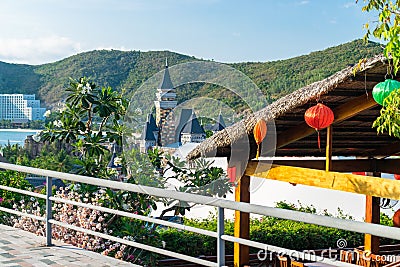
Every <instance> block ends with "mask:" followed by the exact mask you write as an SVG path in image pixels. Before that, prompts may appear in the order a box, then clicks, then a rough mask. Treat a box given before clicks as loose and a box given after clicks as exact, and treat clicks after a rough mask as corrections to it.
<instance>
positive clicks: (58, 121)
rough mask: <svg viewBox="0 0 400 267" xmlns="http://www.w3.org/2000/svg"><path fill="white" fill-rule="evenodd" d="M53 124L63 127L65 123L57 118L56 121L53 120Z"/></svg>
mask: <svg viewBox="0 0 400 267" xmlns="http://www.w3.org/2000/svg"><path fill="white" fill-rule="evenodd" d="M53 125H54V126H56V127H62V126H63V123H62V121H60V120H56V121H53Z"/></svg>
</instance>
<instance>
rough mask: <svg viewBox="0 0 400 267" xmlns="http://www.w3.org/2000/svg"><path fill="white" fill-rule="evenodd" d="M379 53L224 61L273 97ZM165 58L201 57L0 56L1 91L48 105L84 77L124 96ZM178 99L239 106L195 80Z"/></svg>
mask: <svg viewBox="0 0 400 267" xmlns="http://www.w3.org/2000/svg"><path fill="white" fill-rule="evenodd" d="M381 52H382V48H381V47H380V44H377V43H372V42H371V43H369V44H368V45H365V44H364V43H363V41H362V40H355V41H352V42H348V43H345V44H341V45H338V46H334V47H330V48H327V49H324V50H320V51H315V52H311V53H309V54H307V55H301V56H297V57H294V58H290V59H284V60H277V61H267V62H239V63H229V64H227V65H229V66H232V67H234V68H236V69H238V70H240V71H242V72H243V73H244V74H246V75H247V76H249V77H250V78H251V79H252V80H253V81H254V82H255V83H256V84H257V85H258V86H259V87H260V89H261V90H262V91H263V92H264V94H266V97H267V99H268V100H269V101H270V102H272V101H274V100H276V99H277V98H279V97H281V96H282V95H284V94H287V93H290V92H292V91H294V90H296V89H298V88H300V87H302V86H305V85H307V84H309V83H311V82H314V81H317V80H320V79H323V78H326V77H328V76H329V75H332V74H333V73H335V72H337V71H339V70H341V69H343V68H344V67H346V66H347V65H349V64H355V63H357V62H358V60H359V59H361V58H364V57H371V56H374V55H376V54H379V53H381ZM165 58H168V63H169V65H170V66H172V65H175V64H178V63H184V62H189V61H192V60H202V59H199V58H195V57H194V56H188V55H183V54H179V53H175V52H170V51H148V52H141V51H135V50H134V51H120V50H93V51H87V52H83V53H79V54H76V55H73V56H69V57H67V58H64V59H62V60H59V61H56V62H53V63H46V64H42V65H28V64H14V63H6V62H1V61H0V93H25V94H33V93H35V94H36V95H37V96H38V98H39V99H41V100H42V101H43V102H44V103H45V104H46V105H47V106H48V107H51V106H54V105H55V104H56V103H58V102H60V101H61V100H62V99H63V97H64V96H65V88H66V87H67V86H68V83H69V77H72V78H74V79H77V78H79V77H81V76H89V77H91V78H92V79H93V81H94V82H96V83H97V84H98V85H100V86H111V87H113V88H115V89H117V90H122V88H125V89H126V95H127V97H130V96H131V95H132V94H133V92H134V90H135V89H136V88H138V87H139V86H140V85H141V84H142V83H143V82H144V81H146V80H147V79H148V78H150V77H151V76H152V75H154V74H155V73H157V72H159V71H160V70H162V68H163V66H164V65H165ZM177 93H178V96H179V98H178V101H179V102H181V101H184V100H187V99H190V98H192V97H196V96H209V97H210V96H212V97H213V98H217V99H220V100H222V101H224V102H226V103H227V104H229V105H233V106H235V105H240V104H239V102H238V100H237V99H235V97H234V96H233V95H231V94H229V93H227V92H226V91H224V90H217V89H216V88H215V87H213V86H209V85H198V86H194V87H193V88H191V87H189V86H182V87H181V88H177Z"/></svg>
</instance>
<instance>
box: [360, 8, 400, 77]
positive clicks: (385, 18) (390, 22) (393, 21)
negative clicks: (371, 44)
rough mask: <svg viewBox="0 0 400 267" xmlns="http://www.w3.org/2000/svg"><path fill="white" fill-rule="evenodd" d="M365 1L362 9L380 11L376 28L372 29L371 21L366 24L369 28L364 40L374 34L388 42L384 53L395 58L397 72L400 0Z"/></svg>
mask: <svg viewBox="0 0 400 267" xmlns="http://www.w3.org/2000/svg"><path fill="white" fill-rule="evenodd" d="M356 2H358V0H357V1H356ZM364 3H366V5H365V6H364V7H363V8H362V11H365V12H371V11H374V10H376V11H378V20H377V21H376V22H375V28H373V29H371V28H370V25H369V23H366V24H365V25H364V27H365V29H366V30H367V32H366V33H365V35H364V40H365V41H368V40H369V39H370V38H371V35H372V36H373V37H375V38H378V39H380V40H383V41H385V42H386V45H385V49H384V52H383V53H384V55H385V56H386V57H387V58H388V59H389V58H391V59H392V60H393V70H394V73H395V74H396V73H397V71H398V70H399V68H400V1H398V0H397V1H392V0H364Z"/></svg>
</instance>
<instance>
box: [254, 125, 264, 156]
mask: <svg viewBox="0 0 400 267" xmlns="http://www.w3.org/2000/svg"><path fill="white" fill-rule="evenodd" d="M253 134H254V140H256V143H257V155H256V159H258V157H259V156H260V144H261V142H262V141H263V140H264V138H265V136H266V135H267V123H266V122H265V120H263V119H260V120H258V121H257V123H256V125H255V126H254V129H253Z"/></svg>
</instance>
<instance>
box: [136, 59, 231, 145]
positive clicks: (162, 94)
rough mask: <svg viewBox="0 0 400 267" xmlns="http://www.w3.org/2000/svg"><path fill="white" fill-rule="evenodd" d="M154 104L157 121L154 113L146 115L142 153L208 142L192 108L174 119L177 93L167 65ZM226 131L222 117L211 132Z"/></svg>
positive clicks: (141, 143)
mask: <svg viewBox="0 0 400 267" xmlns="http://www.w3.org/2000/svg"><path fill="white" fill-rule="evenodd" d="M154 105H155V107H156V114H155V115H156V116H155V117H156V119H154V117H153V115H152V114H149V115H148V116H147V121H146V124H145V126H144V128H143V132H142V135H141V138H140V151H142V152H146V151H147V150H149V149H151V148H153V147H156V146H160V147H164V148H177V147H179V146H181V145H183V144H186V143H201V142H203V141H204V140H205V139H206V133H205V131H204V129H203V127H202V126H201V125H200V123H199V121H198V119H197V117H196V114H195V112H194V111H193V110H192V109H182V110H181V113H180V115H179V118H178V119H177V120H175V118H176V117H178V114H174V113H175V111H174V109H175V108H176V106H177V100H176V91H175V88H174V85H173V83H172V81H171V77H170V75H169V70H168V62H166V64H165V70H164V75H163V79H162V81H161V83H160V85H159V86H158V88H157V93H156V101H154ZM224 128H225V122H224V119H223V118H222V115H221V114H220V115H219V116H218V119H217V123H216V124H215V125H214V126H213V127H212V129H213V131H220V130H222V129H224Z"/></svg>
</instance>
